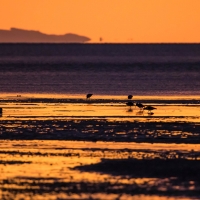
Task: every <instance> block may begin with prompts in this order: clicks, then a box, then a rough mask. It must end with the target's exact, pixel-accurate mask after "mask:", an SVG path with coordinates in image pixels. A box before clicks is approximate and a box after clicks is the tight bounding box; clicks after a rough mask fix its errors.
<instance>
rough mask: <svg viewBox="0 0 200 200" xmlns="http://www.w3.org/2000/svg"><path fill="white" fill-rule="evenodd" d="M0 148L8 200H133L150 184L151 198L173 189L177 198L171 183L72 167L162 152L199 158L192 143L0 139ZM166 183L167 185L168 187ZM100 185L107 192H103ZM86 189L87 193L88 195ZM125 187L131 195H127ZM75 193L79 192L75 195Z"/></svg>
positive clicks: (0, 168)
mask: <svg viewBox="0 0 200 200" xmlns="http://www.w3.org/2000/svg"><path fill="white" fill-rule="evenodd" d="M0 146H1V150H0V160H1V161H0V171H1V179H0V182H1V186H0V191H1V192H2V197H4V199H9V198H11V197H12V196H13V195H15V196H16V199H20V198H25V199H29V198H33V197H34V198H37V199H43V198H45V199H57V198H59V199H70V198H72V199H76V198H79V199H84V198H86V199H88V198H89V197H90V196H91V197H92V198H94V199H98V198H100V199H103V198H106V199H113V198H117V197H119V196H120V199H126V198H128V199H131V197H132V195H133V194H134V195H136V196H135V197H134V198H135V199H137V198H139V197H141V196H140V195H142V194H143V192H144V193H146V192H145V191H146V190H150V191H151V190H152V191H153V190H155V185H156V187H157V189H156V190H155V191H154V192H155V194H157V195H160V194H161V193H162V192H163V191H164V192H165V193H164V194H165V195H167V191H173V193H174V194H175V195H176V197H177V195H178V194H179V191H182V189H183V188H182V189H181V187H179V188H178V187H177V186H176V185H173V184H174V183H173V179H172V180H171V179H168V178H164V179H163V178H145V177H143V178H142V177H141V178H134V177H131V176H128V175H125V176H121V175H117V176H113V175H109V174H107V173H99V172H87V171H85V172H84V171H79V170H74V169H73V168H74V167H77V166H85V165H91V164H95V163H99V162H101V159H111V160H113V159H127V158H129V159H130V158H138V159H144V157H146V158H147V157H148V158H149V159H150V158H154V157H158V156H163V154H165V155H167V154H168V155H170V154H171V155H172V154H174V155H178V154H182V155H185V156H186V157H191V156H192V153H194V152H196V153H198V156H199V159H200V145H192V144H191V145H186V144H147V143H141V144H138V143H115V142H114V143H113V142H96V143H94V142H77V141H37V140H35V141H34V140H32V141H27V140H26V141H16V140H14V141H9V140H2V141H1V144H0ZM10 161H12V163H11V162H10ZM20 162H21V163H20ZM113 170H114V169H113ZM171 184H172V185H171ZM169 185H171V186H170V188H169ZM192 185H194V187H193V189H192V191H196V190H197V185H196V183H195V182H190V184H189V186H190V188H188V187H189V186H186V185H185V186H184V190H185V191H189V190H191V188H192V187H191V186H192ZM104 187H107V189H106V190H105V189H104ZM198 187H199V186H198ZM56 188H57V189H58V188H59V189H58V190H57V189H56ZM87 188H90V189H91V191H93V192H92V193H90V194H88V189H87ZM92 188H93V189H92ZM120 188H121V189H123V190H121V189H120ZM131 188H132V189H131ZM153 188H154V189H153ZM164 188H165V189H164ZM130 189H131V190H132V191H133V193H132V192H131V193H130V191H131V190H130ZM104 190H105V191H104ZM111 191H112V192H111ZM139 191H140V192H139ZM77 193H79V194H78V196H77ZM138 195H139V196H138ZM178 196H179V195H178ZM142 198H143V197H142ZM157 198H158V199H160V198H159V197H158V196H156V195H155V196H154V197H153V196H148V195H147V196H144V198H143V199H146V200H151V199H157ZM162 199H163V200H165V199H168V197H164V196H163V197H162ZM169 199H172V200H173V199H176V198H175V197H170V198H169ZM179 199H182V198H181V197H180V198H179ZM183 199H187V198H186V197H185V198H183Z"/></svg>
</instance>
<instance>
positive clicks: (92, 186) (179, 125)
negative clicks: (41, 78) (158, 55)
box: [0, 95, 200, 200]
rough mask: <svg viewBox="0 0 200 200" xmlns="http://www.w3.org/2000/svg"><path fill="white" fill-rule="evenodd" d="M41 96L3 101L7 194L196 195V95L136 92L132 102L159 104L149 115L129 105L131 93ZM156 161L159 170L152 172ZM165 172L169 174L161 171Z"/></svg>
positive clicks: (0, 146) (0, 153) (0, 164)
mask: <svg viewBox="0 0 200 200" xmlns="http://www.w3.org/2000/svg"><path fill="white" fill-rule="evenodd" d="M37 97H38V98H36V97H34V98H33V97H30V96H29V97H28V96H9V97H8V96H4V97H2V99H0V106H1V107H2V108H3V114H2V116H1V120H0V121H1V122H0V123H1V127H0V139H1V143H0V173H1V177H0V195H1V196H2V198H3V199H33V198H34V199H53V200H54V199H56V200H57V199H141V198H142V199H145V200H152V199H159V200H160V199H163V200H166V199H170V200H174V199H177V198H178V199H195V198H196V197H198V191H199V190H200V183H199V180H198V178H199V177H198V174H197V175H196V174H193V173H195V172H198V171H199V168H200V166H199V164H198V162H199V160H200V145H199V143H200V109H199V106H200V104H199V100H198V99H192V98H186V97H185V98H183V99H180V98H178V97H177V98H175V97H172V98H171V99H170V98H166V99H165V97H162V98H158V99H157V98H155V97H152V98H150V97H136V98H135V99H134V100H133V102H134V103H135V101H136V100H137V101H140V102H142V103H144V105H152V106H154V107H156V108H157V109H156V110H154V113H153V114H150V115H149V114H148V113H147V111H140V110H139V108H137V107H135V106H132V108H131V109H130V108H129V107H127V106H126V102H127V97H119V96H118V97H116V98H113V99H110V98H109V97H108V96H103V97H102V96H101V98H97V97H96V99H95V98H92V99H90V100H86V99H85V97H80V96H78V95H77V98H75V97H74V96H73V97H72V98H70V97H69V98H65V99H64V98H62V97H63V96H59V98H60V99H59V98H58V96H56V97H57V98H49V97H47V96H46V98H42V97H41V96H37ZM141 161H142V162H147V163H145V164H140V162H141ZM168 161H169V162H168ZM177 161H178V163H181V162H183V163H182V164H181V165H183V166H185V168H184V169H183V171H181V170H180V169H178V167H179V166H178V163H177V164H176V165H174V164H173V163H176V162H177ZM121 162H122V163H121ZM151 162H155V163H154V165H155V168H154V169H153V170H150V171H148V170H147V169H148V168H149V166H151ZM196 162H197V163H196ZM158 163H159V164H158ZM121 164H122V170H120V166H121ZM159 165H163V167H162V170H163V171H161V174H160V175H159V176H158V175H155V173H154V172H155V171H156V170H158V171H159V170H160V169H159V168H158V167H159ZM130 166H131V168H133V167H136V168H137V167H138V168H137V170H134V171H131V168H130ZM190 166H191V167H192V166H193V168H192V170H190V169H191V167H190ZM147 167H148V168H147ZM169 169H171V170H169ZM177 169H178V170H177ZM143 170H144V171H143ZM173 170H175V171H176V170H177V173H175V175H177V177H176V176H174V173H172V172H173ZM184 170H185V171H187V173H185V171H184ZM137 171H138V173H136V172H137ZM168 171H170V172H171V173H172V174H169V175H168V176H167V175H166V176H163V174H167V173H168ZM188 171H189V172H188ZM190 171H191V172H190ZM140 172H141V173H142V172H143V174H142V175H139V174H140ZM163 172H164V173H163ZM190 173H191V174H190ZM185 174H187V176H186V175H185ZM182 175H184V177H185V176H186V177H185V179H184V180H183V179H182V178H181V177H182ZM183 191H184V193H183ZM149 194H151V195H150V196H149Z"/></svg>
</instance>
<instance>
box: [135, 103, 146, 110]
mask: <svg viewBox="0 0 200 200" xmlns="http://www.w3.org/2000/svg"><path fill="white" fill-rule="evenodd" d="M135 106H137V107H138V108H139V109H140V110H142V109H144V107H145V106H144V105H143V104H142V103H136V104H135Z"/></svg>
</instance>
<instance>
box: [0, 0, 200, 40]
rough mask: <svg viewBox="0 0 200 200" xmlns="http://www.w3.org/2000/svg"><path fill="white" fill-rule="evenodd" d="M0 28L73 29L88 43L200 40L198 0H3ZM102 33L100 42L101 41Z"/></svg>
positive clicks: (56, 31) (50, 31)
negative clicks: (87, 38) (88, 41)
mask: <svg viewBox="0 0 200 200" xmlns="http://www.w3.org/2000/svg"><path fill="white" fill-rule="evenodd" d="M0 4H1V6H0V13H1V14H0V16H1V19H3V20H1V24H0V29H4V30H9V29H10V28H11V27H15V28H19V29H25V30H36V31H40V32H42V33H46V34H56V35H60V34H66V33H74V34H78V35H82V36H86V37H89V38H91V41H90V42H91V43H96V42H106V43H199V42H200V34H199V32H200V31H199V30H200V28H199V24H200V1H199V0H192V1H189V0H151V1H147V0H140V1H137V0H132V1H130V0H125V1H121V0H110V1H106V0H101V1H99V0H97V1H94V0H87V1H74V0H59V1H54V0H43V1H39V0H29V1H26V0H19V1H12V0H1V3H0ZM100 38H102V41H100Z"/></svg>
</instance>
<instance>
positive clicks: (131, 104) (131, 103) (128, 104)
mask: <svg viewBox="0 0 200 200" xmlns="http://www.w3.org/2000/svg"><path fill="white" fill-rule="evenodd" d="M126 105H127V106H130V109H131V106H133V105H134V103H133V102H131V101H129V102H127V103H126Z"/></svg>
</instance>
